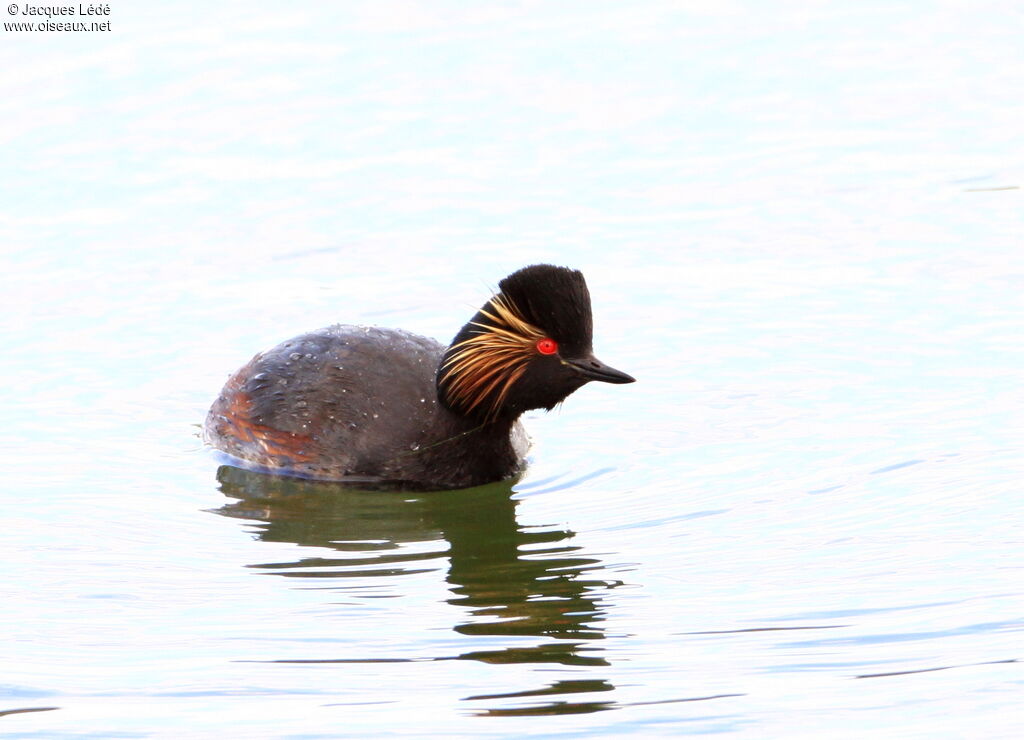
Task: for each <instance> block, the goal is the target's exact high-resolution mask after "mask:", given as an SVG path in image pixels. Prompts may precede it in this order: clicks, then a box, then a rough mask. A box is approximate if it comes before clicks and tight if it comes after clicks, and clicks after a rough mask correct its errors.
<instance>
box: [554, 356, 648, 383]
mask: <svg viewBox="0 0 1024 740" xmlns="http://www.w3.org/2000/svg"><path fill="white" fill-rule="evenodd" d="M568 364H569V366H570V367H572V368H573V369H574V370H576V372H578V373H579V374H580V375H582V376H583V377H584V378H586V379H587V380H600V381H601V382H602V383H635V382H636V378H634V377H633V376H632V375H627V374H626V373H624V372H622V371H621V370H616V369H615V368H614V367H610V366H608V365H605V364H604V363H603V362H601V361H600V360H599V359H597V358H596V357H594V356H593V355H589V356H587V357H583V358H581V359H579V360H568Z"/></svg>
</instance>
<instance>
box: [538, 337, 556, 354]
mask: <svg viewBox="0 0 1024 740" xmlns="http://www.w3.org/2000/svg"><path fill="white" fill-rule="evenodd" d="M537 351H538V352H540V353H541V354H542V355H553V354H555V352H557V351H558V342H556V341H555V340H554V339H541V340H540V341H538V342H537Z"/></svg>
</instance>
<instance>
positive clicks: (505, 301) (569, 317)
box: [437, 265, 633, 421]
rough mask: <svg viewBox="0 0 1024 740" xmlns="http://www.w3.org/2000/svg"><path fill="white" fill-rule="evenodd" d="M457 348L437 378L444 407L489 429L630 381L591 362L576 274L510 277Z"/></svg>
mask: <svg viewBox="0 0 1024 740" xmlns="http://www.w3.org/2000/svg"><path fill="white" fill-rule="evenodd" d="M499 285H500V287H501V292H500V293H498V294H497V295H496V296H494V297H492V298H491V299H490V300H489V301H487V303H485V304H484V306H483V308H481V309H480V311H479V312H477V314H476V316H474V317H473V318H472V320H471V321H470V322H469V323H468V324H466V325H465V326H464V327H462V329H461V330H460V331H459V333H458V334H457V335H456V336H455V339H453V340H452V343H451V345H450V346H449V347H448V349H447V350H446V351H445V353H444V357H443V358H442V360H441V366H440V367H439V368H438V372H437V391H438V397H439V398H440V400H441V402H442V403H443V404H444V405H445V406H447V407H448V408H449V409H451V410H452V411H455V412H456V413H460V414H463V415H466V416H476V417H479V418H481V419H483V420H486V421H493V420H495V419H498V418H515V417H516V416H518V415H519V414H521V413H523V412H524V411H526V410H528V409H538V408H544V409H549V410H550V409H551V408H553V407H554V406H555V405H556V404H558V403H560V402H561V401H563V400H564V399H565V398H566V396H568V395H569V394H570V393H572V392H573V391H575V390H576V389H577V388H579V387H580V386H582V385H583V384H585V383H587V382H589V381H591V380H601V381H604V382H606V383H632V382H633V378H632V377H630V376H629V375H626V374H625V373H623V372H619V371H618V370H615V369H614V368H611V367H608V366H607V365H605V364H604V363H602V362H601V361H600V360H598V359H597V358H596V357H594V353H593V349H592V347H591V343H592V335H593V319H592V317H591V313H590V292H589V291H588V290H587V283H586V281H585V280H584V279H583V273H581V272H580V271H579V270H570V269H568V268H565V267H554V266H553V265H531V266H530V267H524V268H523V269H521V270H519V271H517V272H514V273H512V274H511V275H509V276H508V277H507V278H505V279H504V280H502V281H501V283H500V284H499Z"/></svg>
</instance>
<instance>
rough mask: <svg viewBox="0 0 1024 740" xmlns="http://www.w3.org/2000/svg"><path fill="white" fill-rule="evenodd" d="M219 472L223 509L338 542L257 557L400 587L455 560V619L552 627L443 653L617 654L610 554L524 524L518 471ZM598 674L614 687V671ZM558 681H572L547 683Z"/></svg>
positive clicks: (473, 626) (528, 628)
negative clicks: (610, 636) (516, 488)
mask: <svg viewBox="0 0 1024 740" xmlns="http://www.w3.org/2000/svg"><path fill="white" fill-rule="evenodd" d="M217 480H218V481H219V482H220V489H221V491H222V492H223V493H224V494H225V495H226V496H228V497H229V498H232V499H235V501H233V502H231V503H229V504H226V505H225V506H223V507H221V508H220V509H218V510H217V513H220V514H223V515H225V516H230V517H235V518H239V519H246V520H249V521H252V522H255V523H258V529H257V535H258V537H259V538H260V539H261V540H266V541H270V542H292V543H296V544H299V545H305V546H314V547H321V548H324V549H325V550H328V551H332V552H334V553H336V555H333V556H332V555H331V554H324V555H321V556H318V557H312V558H310V557H304V558H301V559H299V560H295V561H290V562H283V563H258V564H254V565H252V566H250V567H253V568H258V569H260V570H261V571H263V572H269V573H274V574H277V575H282V576H288V577H293V578H317V579H331V578H341V579H344V578H350V577H360V578H366V577H368V576H369V577H371V578H374V579H387V581H388V583H387V585H388V586H390V587H391V593H393V592H394V591H393V589H394V587H395V584H396V583H401V580H400V579H394V578H392V577H393V576H398V575H403V574H407V573H410V572H417V571H424V570H434V569H438V570H440V569H443V568H445V567H447V575H446V581H447V583H448V585H449V590H450V593H451V597H450V598H449V599H448V600H447V601H448V603H449V604H452V605H454V606H456V607H459V615H460V616H459V617H458V618H457V621H456V623H455V624H453V626H452V629H453V630H455V631H456V632H459V633H461V634H464V635H489V636H495V635H510V636H517V637H522V636H536V637H542V638H544V640H543V641H540V642H539V643H538V644H536V645H530V646H522V645H519V646H509V647H507V648H503V649H494V648H493V646H490V645H489V646H488V648H489V649H486V650H478V651H470V652H466V653H462V654H459V655H455V656H437V657H434V658H433V659H435V660H437V659H440V660H446V659H460V660H477V661H482V662H486V663H493V664H500V663H541V664H561V665H567V666H606V665H608V662H607V661H606V660H605V659H604V658H603V657H601V655H600V653H601V649H600V647H599V646H598V644H597V642H598V641H600V640H602V639H603V638H604V631H603V629H602V628H601V627H600V623H601V622H602V621H603V620H604V611H603V609H602V608H601V606H600V602H601V599H603V598H604V597H605V595H606V594H607V592H608V590H609V589H610V588H613V587H615V586H616V585H619V582H617V581H611V582H610V581H605V580H600V579H598V578H597V577H595V575H596V574H598V573H599V572H600V570H601V568H602V567H603V565H602V564H601V562H600V561H599V560H597V559H596V558H593V557H588V556H584V555H582V554H581V552H580V550H581V548H580V547H579V546H576V545H571V544H569V542H570V541H571V540H572V538H573V537H574V534H573V533H572V532H571V531H568V530H565V529H560V528H546V527H528V526H522V525H520V524H519V523H518V522H517V520H516V507H517V506H518V502H517V501H516V500H514V499H513V498H512V485H513V483H514V481H505V482H502V483H495V484H491V485H487V486H481V487H478V488H472V489H462V490H456V491H438V492H410V491H388V490H376V491H373V490H360V489H356V488H353V487H351V486H350V485H341V484H337V483H324V482H319V481H307V480H300V479H294V478H283V477H275V476H269V475H264V474H261V473H255V472H251V471H246V470H241V469H239V468H234V467H230V466H222V467H221V468H220V469H219V470H218V471H217ZM377 582H380V581H377ZM318 585H320V586H323V585H327V584H325V583H323V582H321V583H320V584H318ZM338 587H339V588H344V587H345V584H343V583H339V584H338ZM570 685H571V684H565V686H570ZM592 685H593V686H600V687H602V688H601V689H600V690H602V691H606V690H608V689H609V688H610V685H609V684H607V683H606V682H604V681H595V682H593V684H592ZM555 686H556V687H557V686H559V684H556V685H555ZM595 690H596V689H595ZM574 691H579V686H575V688H574ZM547 693H562V692H561V691H560V690H559V689H558V688H555V689H554V690H553V691H552V690H551V689H544V690H542V691H541V692H539V694H538V695H540V694H547ZM569 711H571V710H569Z"/></svg>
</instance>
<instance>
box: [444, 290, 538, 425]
mask: <svg viewBox="0 0 1024 740" xmlns="http://www.w3.org/2000/svg"><path fill="white" fill-rule="evenodd" d="M480 317H482V318H483V319H486V321H474V322H472V325H473V326H475V327H477V328H476V330H474V332H473V333H472V335H471V336H470V337H469V338H467V339H464V340H462V341H461V342H459V343H457V344H454V345H452V347H451V348H450V349H449V351H448V358H447V360H446V361H445V362H444V364H443V365H441V371H442V373H443V374H444V385H445V391H446V394H447V397H448V401H449V402H450V403H451V405H452V406H454V407H456V408H459V409H461V410H463V411H464V412H466V413H472V412H475V411H478V410H481V409H486V415H485V416H486V419H487V420H488V421H491V420H493V419H494V418H495V417H497V415H498V412H499V411H500V410H501V406H502V404H504V403H505V400H506V399H507V398H508V394H509V391H510V390H511V389H512V386H513V385H515V382H516V381H517V380H519V378H521V377H522V375H523V373H524V372H526V366H527V365H528V364H529V362H530V359H531V358H532V357H533V355H534V352H533V348H534V347H535V346H536V343H537V342H538V341H539V340H541V339H544V338H545V335H544V332H542V331H541V330H540V329H538V328H537V327H536V326H534V325H533V324H531V323H529V322H528V321H526V320H525V319H524V318H523V317H522V316H521V315H520V314H519V312H518V311H516V309H515V306H513V305H512V303H511V302H509V301H508V300H507V299H506V298H505V297H504V296H503V295H501V294H500V293H499V294H498V295H496V296H494V297H493V298H492V299H491V300H490V301H488V302H487V305H486V306H484V307H483V308H482V309H480Z"/></svg>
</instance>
